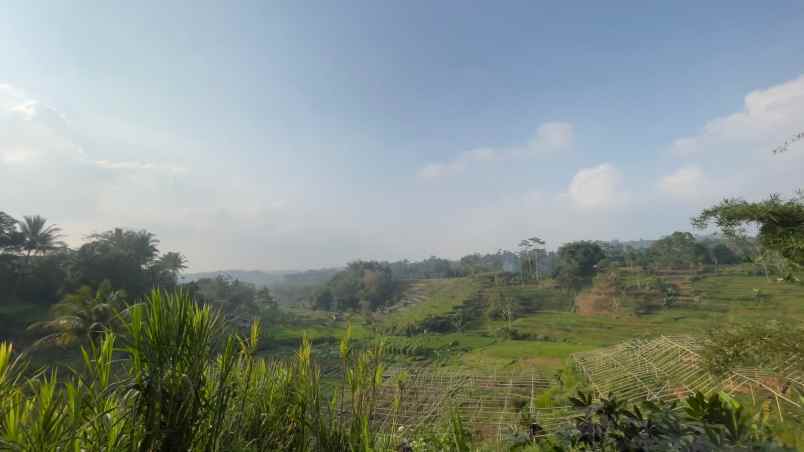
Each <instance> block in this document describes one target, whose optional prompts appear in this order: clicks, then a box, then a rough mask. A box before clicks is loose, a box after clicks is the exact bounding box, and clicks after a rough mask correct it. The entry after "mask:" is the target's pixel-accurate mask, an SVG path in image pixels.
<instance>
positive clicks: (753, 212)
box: [692, 191, 804, 266]
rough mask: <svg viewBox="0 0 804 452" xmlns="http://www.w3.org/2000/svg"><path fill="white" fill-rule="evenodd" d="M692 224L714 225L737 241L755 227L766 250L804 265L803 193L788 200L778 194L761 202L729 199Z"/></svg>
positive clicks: (703, 227)
mask: <svg viewBox="0 0 804 452" xmlns="http://www.w3.org/2000/svg"><path fill="white" fill-rule="evenodd" d="M692 223H693V225H694V226H695V227H696V228H699V229H705V228H707V227H708V226H709V225H710V224H712V223H714V224H715V226H717V227H718V228H720V230H721V231H722V232H723V233H724V234H725V235H726V236H727V237H734V238H739V237H740V236H743V235H745V232H746V228H748V227H751V226H755V227H757V229H758V233H757V240H758V241H759V243H760V245H761V246H762V247H763V248H765V249H768V250H772V251H776V252H778V253H779V254H781V255H782V256H784V257H785V258H787V259H789V260H790V261H791V262H793V263H795V264H796V265H799V266H801V265H804V193H802V192H801V191H799V192H798V193H797V195H796V196H795V197H793V198H791V199H787V200H785V199H782V198H781V196H779V195H778V194H773V195H771V196H770V197H769V198H768V199H766V200H765V201H760V202H748V201H745V200H742V199H736V198H733V199H726V200H723V201H722V202H720V203H719V204H717V205H715V206H713V207H710V208H708V209H705V210H704V211H702V212H701V213H700V214H699V215H698V216H697V217H695V218H693V220H692Z"/></svg>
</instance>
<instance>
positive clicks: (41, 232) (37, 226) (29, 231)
mask: <svg viewBox="0 0 804 452" xmlns="http://www.w3.org/2000/svg"><path fill="white" fill-rule="evenodd" d="M46 223H47V220H45V218H44V217H41V216H39V215H33V216H26V217H23V221H21V222H20V232H21V233H22V238H23V242H22V249H23V250H24V251H25V258H26V262H27V261H29V260H30V257H31V254H44V253H46V252H48V251H52V250H55V249H58V248H61V247H63V246H64V242H61V241H59V238H61V228H59V227H58V226H55V225H50V226H45V225H46Z"/></svg>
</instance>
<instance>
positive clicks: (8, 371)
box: [0, 291, 775, 452]
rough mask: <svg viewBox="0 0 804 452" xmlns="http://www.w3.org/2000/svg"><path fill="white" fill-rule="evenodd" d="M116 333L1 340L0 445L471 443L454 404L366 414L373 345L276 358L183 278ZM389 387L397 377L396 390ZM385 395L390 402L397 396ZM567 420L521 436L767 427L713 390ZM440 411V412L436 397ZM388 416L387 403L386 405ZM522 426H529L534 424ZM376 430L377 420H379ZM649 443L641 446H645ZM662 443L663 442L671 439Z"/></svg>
mask: <svg viewBox="0 0 804 452" xmlns="http://www.w3.org/2000/svg"><path fill="white" fill-rule="evenodd" d="M118 322H119V323H120V327H119V328H120V330H119V333H118V334H115V333H112V332H111V331H109V330H105V331H104V333H103V335H102V336H101V337H99V338H98V340H97V341H95V340H92V341H89V342H88V344H89V345H88V348H87V349H85V350H84V351H83V353H82V355H83V367H82V368H81V369H80V370H78V371H75V372H71V373H60V372H57V371H56V370H43V371H37V372H31V371H30V369H28V368H27V367H26V365H25V361H24V359H22V358H20V357H19V356H17V357H15V356H13V354H12V347H11V346H10V345H9V344H2V345H0V450H10V451H42V452H44V451H53V450H74V451H82V450H84V451H135V450H136V451H153V452H156V451H165V452H167V451H209V452H215V451H269V450H271V451H272V450H289V451H388V450H406V451H414V450H434V451H441V450H452V451H469V450H477V449H476V448H477V447H480V446H481V444H479V443H476V444H475V445H471V439H472V435H471V433H470V432H469V430H468V429H467V428H466V427H465V425H464V424H463V421H462V420H461V418H460V416H458V415H457V412H455V411H451V413H452V415H451V416H444V418H445V421H444V423H443V425H429V426H426V428H425V429H422V430H419V431H404V432H402V429H399V428H397V427H398V425H397V423H396V420H395V416H394V414H393V413H392V415H391V417H390V422H389V424H386V425H385V426H384V427H385V428H379V426H378V425H377V424H376V423H375V421H376V420H377V419H379V418H380V416H378V413H377V412H376V410H377V400H378V394H379V392H380V386H381V385H382V384H383V374H384V369H383V346H382V344H381V343H378V344H377V345H372V346H369V347H368V348H367V349H365V350H363V351H359V350H358V349H356V348H355V347H354V346H353V345H352V344H351V342H350V331H351V330H349V329H347V335H346V337H345V338H344V339H343V340H342V342H341V345H340V347H339V354H340V357H341V360H342V363H343V369H344V371H343V374H342V381H341V384H339V385H336V386H335V387H334V388H331V390H328V389H326V388H329V386H327V385H326V384H323V383H322V381H321V378H320V373H319V370H318V368H317V367H316V365H315V363H314V361H313V357H312V348H311V344H310V342H309V341H307V340H305V341H304V342H303V344H302V345H301V347H300V348H299V350H298V352H297V353H296V355H295V356H294V357H293V358H291V359H288V360H286V361H284V362H279V361H266V360H263V359H259V358H256V357H255V352H256V349H257V345H258V343H259V333H260V327H259V324H257V323H255V324H254V325H252V328H251V330H250V333H249V335H248V337H239V336H226V335H224V334H222V329H221V328H222V319H221V317H219V315H218V314H217V313H216V312H214V311H213V310H212V309H211V308H210V307H209V306H201V305H198V304H196V303H195V302H194V301H193V300H192V299H191V297H190V296H189V294H187V293H186V292H176V293H164V292H159V291H155V292H152V293H151V294H150V295H149V296H148V297H147V298H146V299H145V300H144V302H142V303H140V304H136V305H134V306H131V307H130V308H129V309H127V310H126V311H125V313H124V314H123V315H120V316H119V320H118ZM400 394H401V390H400ZM397 397H399V399H396V400H395V401H394V405H393V406H394V408H393V410H397V409H398V407H399V406H400V403H401V397H402V396H401V395H399V396H397ZM573 402H574V403H575V405H576V407H577V409H578V412H579V415H578V416H577V418H576V419H575V420H574V424H573V426H572V427H570V428H568V429H566V430H565V431H563V432H561V433H560V434H558V435H556V436H554V437H552V438H550V439H548V440H545V439H539V438H536V437H535V435H534V437H533V438H530V439H526V440H525V442H524V443H520V444H521V445H523V446H525V447H530V448H542V449H545V448H546V449H547V450H666V449H661V448H658V447H660V446H662V447H663V446H671V445H676V446H678V448H680V449H681V450H717V449H722V448H726V447H727V446H728V447H732V446H735V447H737V446H740V447H742V446H746V447H748V446H751V447H753V446H762V447H765V449H766V450H770V449H771V448H772V447H775V446H773V443H772V442H770V441H769V438H770V436H769V435H768V434H767V432H765V431H764V430H762V429H761V428H759V429H758V428H756V425H760V426H761V424H757V423H756V422H755V421H754V420H753V419H751V418H749V417H748V416H747V415H746V414H745V413H744V412H743V411H742V408H741V407H740V406H739V405H738V404H736V402H734V401H732V400H729V399H724V398H720V397H717V396H715V397H712V398H702V396H697V397H696V398H693V399H690V400H688V401H687V402H686V404H685V405H683V406H684V410H685V411H684V412H683V413H679V412H678V410H676V409H675V408H677V406H676V405H672V404H671V405H664V404H661V405H653V404H646V405H644V406H642V407H636V408H629V407H626V406H625V405H623V404H622V403H621V402H618V401H616V400H602V401H593V400H592V398H591V397H589V396H588V395H581V396H579V397H578V398H575V399H573ZM445 412H450V410H449V409H448V407H445ZM386 419H387V417H386ZM534 431H536V430H535V428H534ZM383 432H388V433H383ZM648 446H650V447H648ZM674 447H675V446H674Z"/></svg>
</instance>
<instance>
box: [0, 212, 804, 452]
mask: <svg viewBox="0 0 804 452" xmlns="http://www.w3.org/2000/svg"><path fill="white" fill-rule="evenodd" d="M800 210H801V201H800V198H797V199H794V200H791V201H781V200H780V199H778V198H771V200H770V201H766V202H764V203H757V204H751V203H744V202H742V201H740V202H736V201H727V202H724V203H723V204H721V205H719V206H716V207H714V208H712V209H708V210H706V211H704V212H703V213H702V214H701V216H700V217H699V218H698V219H696V225H698V226H705V225H706V224H707V223H708V222H712V221H714V222H715V223H716V224H717V225H718V226H719V227H721V229H722V230H723V232H724V235H723V236H708V237H695V236H693V235H692V234H691V233H688V232H679V231H677V232H674V233H672V234H670V235H668V236H666V237H663V238H661V239H659V240H656V241H653V242H633V243H620V242H593V241H579V242H572V243H567V244H564V245H562V246H561V247H560V248H559V249H558V251H557V252H555V253H553V252H548V251H547V250H546V249H545V248H544V241H543V240H541V239H539V238H537V237H533V238H531V239H527V240H525V241H523V242H522V243H521V244H520V250H519V251H518V252H511V251H504V250H500V251H498V252H497V253H495V254H485V255H483V254H471V255H468V256H464V257H463V258H461V259H459V260H447V259H440V258H435V257H431V258H429V259H425V260H423V261H419V262H410V261H398V262H391V263H387V262H376V261H369V262H366V261H357V262H353V263H351V264H349V265H348V266H347V267H346V268H345V269H342V270H339V271H333V270H322V271H320V272H313V273H310V274H308V275H306V276H304V274H300V275H302V276H301V277H300V279H299V281H297V282H296V283H293V282H291V279H292V278H286V279H285V280H283V281H284V283H283V284H284V285H277V286H275V290H277V291H279V292H280V293H281V295H280V296H277V295H276V292H275V291H274V289H269V288H267V287H264V286H260V287H258V286H257V285H255V284H253V283H248V282H244V281H240V280H238V279H234V278H231V277H227V276H224V275H220V274H218V275H213V276H210V277H201V278H198V279H195V280H194V281H192V282H188V283H185V284H180V283H179V281H180V273H181V272H182V270H184V269H185V268H186V266H187V263H186V260H185V259H184V257H183V256H182V255H181V254H180V253H177V252H168V253H160V252H159V249H158V245H159V241H158V240H157V239H156V237H155V236H154V235H153V234H151V233H150V232H148V231H144V230H140V231H137V230H128V229H122V228H117V229H114V230H110V231H107V232H103V233H100V234H94V235H92V236H90V237H88V239H87V243H85V244H83V245H82V246H80V247H79V248H78V249H70V248H68V247H66V246H65V245H64V244H62V243H61V242H60V241H59V238H60V229H59V228H58V227H55V226H53V225H50V224H48V223H47V222H46V221H45V220H44V219H43V218H42V217H38V216H35V217H25V218H24V220H23V221H22V222H17V221H16V220H14V219H13V218H11V217H10V216H8V215H6V214H2V213H0V270H2V272H0V296H1V297H2V298H1V301H2V303H0V322H1V323H0V324H2V325H3V330H2V331H3V332H2V334H3V338H2V339H4V340H11V341H13V342H14V343H15V346H17V347H20V346H21V348H25V347H26V346H27V345H30V344H34V345H36V347H34V348H28V349H27V350H26V353H25V355H26V356H25V357H24V358H23V359H21V360H20V361H14V360H13V359H12V358H11V357H10V353H11V352H10V348H9V347H8V346H4V347H5V348H4V349H3V350H4V351H3V353H5V355H6V356H7V357H6V358H3V359H5V363H3V362H0V368H1V369H0V370H2V372H0V390H2V391H4V393H3V394H6V395H8V397H5V398H4V399H3V400H4V401H2V402H0V409H1V410H2V412H0V449H2V450H5V449H4V448H7V449H12V450H52V449H53V448H56V447H61V448H71V449H75V450H80V449H84V450H134V449H137V450H154V451H155V450H244V451H245V450H276V449H289V450H391V449H396V448H401V450H474V449H477V448H481V449H482V448H484V447H487V446H491V447H494V448H497V449H499V448H500V447H502V446H503V445H505V447H513V448H514V449H516V448H519V449H520V450H526V449H527V448H530V449H532V450H623V449H626V450H627V449H635V450H664V448H666V447H667V446H668V444H671V443H672V444H678V445H679V447H682V446H681V445H684V446H683V447H688V448H691V449H696V448H697V449H701V450H707V449H711V448H718V447H720V448H726V447H754V446H758V447H759V446H761V447H765V448H766V450H770V449H769V448H772V447H777V446H778V444H775V443H774V441H782V440H783V441H784V442H785V443H786V444H789V445H794V446H800V445H801V444H802V441H804V438H801V436H800V435H799V434H798V433H796V432H797V431H799V430H800V428H799V427H801V422H804V420H803V419H804V417H802V414H801V413H798V412H796V413H793V414H790V415H786V416H785V417H784V419H782V418H781V416H782V412H781V408H779V419H778V421H776V420H774V421H773V422H771V421H769V418H768V415H767V411H768V410H767V404H756V403H751V404H746V403H744V402H745V400H742V399H740V397H739V396H738V397H736V399H740V401H738V400H736V399H732V398H729V397H727V396H725V395H723V396H717V395H715V396H712V394H708V395H707V396H706V397H704V395H700V394H699V395H696V396H694V397H692V398H690V399H688V400H686V401H684V402H676V403H678V404H679V405H677V406H676V405H673V404H672V403H670V404H664V403H659V402H656V403H654V404H650V403H648V404H637V405H626V404H623V403H622V402H618V401H617V396H618V395H617V394H614V395H613V396H612V397H611V398H606V394H595V397H596V398H595V397H591V396H588V395H582V396H578V397H576V398H574V399H573V398H571V395H572V392H574V391H575V390H576V389H584V385H586V384H587V383H588V382H587V381H586V380H585V379H584V378H585V377H584V376H583V375H581V374H576V371H575V369H574V368H573V367H572V362H573V361H572V360H570V357H571V356H572V355H573V354H576V353H582V352H588V351H593V350H595V349H599V348H601V347H607V346H614V345H617V344H623V343H627V342H628V341H631V340H633V339H635V338H646V339H647V338H656V337H658V336H661V335H667V336H697V337H698V338H700V341H702V342H701V343H703V344H704V346H703V349H702V350H703V351H701V353H700V356H701V359H702V360H703V362H704V366H705V368H706V372H708V373H709V374H710V375H711V376H712V378H719V377H718V375H727V374H728V373H729V372H732V371H733V369H739V368H743V367H751V368H756V369H760V370H761V371H762V372H766V373H767V372H770V374H768V375H775V374H773V373H772V372H775V371H778V370H780V369H785V372H787V371H789V370H790V369H792V368H795V369H798V371H804V369H800V368H797V367H795V366H800V364H801V362H803V361H802V359H801V354H802V352H804V351H802V349H801V344H802V343H803V342H804V335H802V333H801V324H802V322H803V321H804V304H802V303H801V300H802V299H804V285H801V284H800V283H799V280H800V276H801V275H800V265H801V264H802V262H801V261H800V260H797V259H798V257H799V256H798V254H797V250H799V249H800V245H801V243H802V237H803V236H804V233H802V230H801V227H800V220H801V218H799V216H798V215H800ZM797 222H798V223H797ZM749 223H756V224H758V225H759V226H760V228H759V229H760V234H759V235H758V236H757V237H756V238H753V237H748V236H746V235H745V234H744V233H743V227H744V226H745V225H746V224H749ZM308 273H309V272H308ZM305 278H306V279H305ZM153 288H159V290H157V291H153V292H149V291H151V290H152V289H153ZM280 297H281V298H282V299H284V300H287V301H286V302H285V303H280V302H279V300H278V298H280ZM311 308H312V309H311ZM260 319H262V320H263V322H262V323H260V322H259V320H260ZM255 321H256V323H255ZM259 325H262V327H260V326H259ZM262 328H264V331H263V330H262ZM247 331H248V333H246V332H247ZM707 332H708V335H707ZM51 345H55V346H58V347H59V348H60V350H64V352H63V353H61V354H60V356H58V357H56V358H57V359H53V358H52V355H49V354H48V353H52V350H50V351H48V350H47V349H48V346H51ZM78 345H81V346H83V347H84V348H83V349H84V350H85V351H84V352H83V356H79V355H76V353H77V348H76V347H77V346H78ZM258 356H259V357H258ZM313 356H315V358H313ZM576 357H577V356H576ZM0 358H2V356H0ZM46 360H49V361H51V362H49V364H50V369H44V370H40V369H38V368H36V367H33V365H28V366H26V365H24V363H25V362H31V363H40V362H45V361H46ZM0 361H2V360H0ZM81 362H83V365H80V364H81ZM791 366H792V367H791ZM62 367H64V368H67V369H78V370H77V371H73V370H62ZM390 367H393V368H394V369H408V370H410V372H413V373H416V372H417V371H418V370H427V371H428V372H431V371H437V372H435V373H433V374H432V375H467V374H475V375H484V374H485V375H494V376H496V375H512V376H513V375H519V376H523V377H519V378H520V379H519V380H517V381H525V382H526V381H527V378H528V377H527V376H530V377H529V378H530V382H531V387H530V391H531V392H530V393H529V394H528V395H525V396H524V397H525V399H521V398H520V399H518V400H516V401H513V400H512V401H511V402H510V403H509V397H510V396H511V391H512V389H511V388H509V390H508V391H509V392H508V394H507V395H499V394H496V393H493V391H494V390H493V389H490V387H489V388H485V389H483V386H482V385H481V386H479V387H480V388H481V389H478V392H476V393H472V394H474V396H477V397H480V398H482V399H483V400H486V398H488V403H490V404H492V406H493V409H494V410H497V411H495V412H499V413H501V414H500V420H498V421H497V422H498V424H497V430H496V432H491V431H489V430H488V429H487V428H486V427H484V426H483V425H482V424H478V423H477V419H473V420H471V421H469V420H467V419H465V416H466V415H467V413H470V412H472V410H473V408H471V407H468V406H465V405H463V406H449V404H448V403H446V402H444V401H445V400H449V397H448V394H449V391H453V390H457V389H455V388H439V387H438V386H437V385H435V386H427V385H428V384H430V385H432V380H427V378H426V377H422V379H421V380H415V379H414V380H412V381H418V382H419V383H417V384H420V385H422V387H421V388H417V390H420V393H418V395H416V391H413V392H412V393H411V392H409V393H408V395H409V396H410V395H411V394H413V399H412V400H407V401H406V400H405V399H404V394H405V385H406V383H405V382H406V381H407V378H408V375H409V374H408V373H407V371H405V370H402V371H400V372H396V371H394V373H391V374H387V373H386V372H385V370H386V369H387V368H390ZM56 369H59V370H58V372H57V370H56ZM439 372H440V374H439ZM423 375H426V373H425V374H423ZM763 375H765V374H763ZM432 378H436V377H432ZM437 378H440V379H443V378H444V377H443V376H439V377H437ZM450 378H451V377H450ZM512 378H513V377H512ZM537 380H538V382H539V385H540V386H539V387H538V390H537V388H536V387H535V386H534V384H535V383H534V382H535V381H537ZM428 381H430V383H428ZM439 381H440V380H439ZM450 381H451V380H450ZM491 381H496V377H494V378H493V379H492V380H489V382H491ZM511 381H513V380H511ZM489 382H487V383H486V384H492V383H489ZM493 384H497V383H493ZM523 384H526V383H523ZM774 384H775V383H774ZM779 384H780V385H783V384H784V382H781V383H779ZM394 385H396V386H394ZM796 388H797V386H795V385H793V386H789V385H788V386H783V389H782V390H784V391H789V392H790V393H789V394H787V393H785V394H787V395H785V396H784V397H786V398H788V399H789V400H790V401H792V402H791V404H792V405H791V406H795V405H796V403H797V402H796V400H797V399H796V397H802V394H798V393H794V392H795V391H797V390H798V389H796ZM408 390H409V391H410V388H408ZM428 391H429V392H428ZM439 391H446V392H444V393H443V394H442V393H440V392H439ZM489 391H492V392H489ZM187 394H192V397H186V395H187ZM495 394H496V395H495ZM419 396H421V397H425V398H426V397H437V398H438V397H440V398H438V400H439V402H438V403H435V402H433V401H432V400H430V402H427V403H429V405H426V404H425V402H424V401H419V400H417V399H416V397H419ZM519 397H522V395H521V394H520V395H519ZM788 399H786V400H788ZM632 400H633V399H632ZM464 402H465V399H464ZM417 403H422V404H423V405H422V406H425V405H426V406H428V407H429V408H428V409H433V410H436V411H435V415H434V414H432V413H431V414H428V417H425V418H423V419H426V421H424V420H422V422H416V421H411V419H410V416H411V415H410V414H405V415H404V416H402V415H401V414H400V413H401V411H399V410H401V409H402V407H405V409H406V410H407V411H406V413H411V412H413V413H416V410H417V408H418V406H417ZM573 404H574V405H573ZM802 404H804V399H802ZM571 406H574V408H569V407H571ZM537 407H538V408H543V409H549V410H557V411H553V412H552V413H553V416H563V417H561V418H560V419H559V418H556V419H558V420H556V421H555V422H554V421H550V424H549V432H543V431H542V432H541V433H539V432H540V430H539V429H541V428H542V427H541V426H540V425H539V424H538V422H537V418H538V416H537V414H538V412H537V411H536V408H537ZM677 408H678V409H677ZM562 410H563V411H562ZM763 410H764V411H763ZM503 415H504V416H508V417H505V419H506V420H505V426H504V427H503V424H504V423H503V421H502V419H503V417H504V416H503ZM534 416H535V417H534ZM561 419H564V421H566V420H567V419H571V420H572V422H571V423H567V422H564V421H561V422H559V421H560V420H561ZM403 420H404V422H403ZM435 420H438V422H435ZM397 422H399V423H398V424H397ZM562 422H563V423H562ZM570 424H571V425H570ZM397 426H399V427H403V428H402V429H401V430H398V429H397ZM646 426H651V428H652V429H653V430H651V432H650V434H649V435H648V436H647V437H645V438H647V439H645V438H643V439H644V440H645V441H644V442H639V441H637V440H633V441H632V440H631V437H632V436H634V435H635V432H638V431H643V430H644V429H645V428H647V427H646ZM503 428H507V429H508V433H505V434H504V433H503ZM528 432H530V433H528ZM590 432H592V433H590ZM544 433H549V436H548V439H543V438H542V436H543V434H544ZM637 436H638V435H637ZM643 436H644V435H643ZM773 438H775V440H774V439H773ZM640 441H641V440H640Z"/></svg>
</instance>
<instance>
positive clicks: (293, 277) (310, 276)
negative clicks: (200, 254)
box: [180, 268, 341, 287]
mask: <svg viewBox="0 0 804 452" xmlns="http://www.w3.org/2000/svg"><path fill="white" fill-rule="evenodd" d="M340 270H341V269H340V268H322V269H315V270H273V271H263V270H217V271H211V272H197V273H187V274H184V275H182V276H181V278H180V280H181V282H183V283H188V282H192V281H197V280H199V279H203V278H216V277H218V276H228V277H230V278H232V279H238V280H240V281H243V282H248V283H251V284H254V285H255V286H257V287H275V286H277V285H282V284H293V285H308V284H322V283H324V282H326V281H328V280H329V279H330V278H332V277H333V276H334V275H335V273H337V272H338V271H340Z"/></svg>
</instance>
